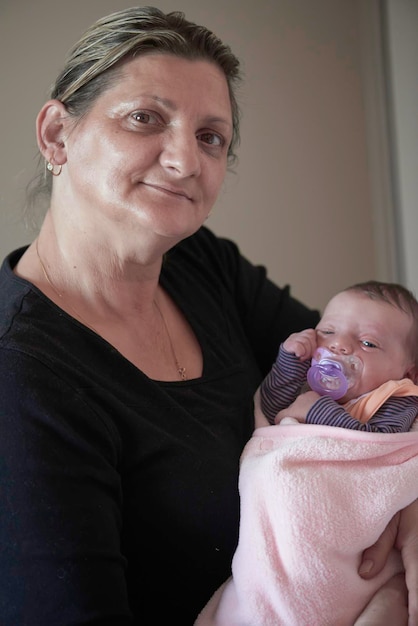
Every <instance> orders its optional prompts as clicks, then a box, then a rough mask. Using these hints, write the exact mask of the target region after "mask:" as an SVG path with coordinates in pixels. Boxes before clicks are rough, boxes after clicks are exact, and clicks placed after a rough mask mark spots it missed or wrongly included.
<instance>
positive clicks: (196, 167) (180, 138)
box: [160, 129, 201, 177]
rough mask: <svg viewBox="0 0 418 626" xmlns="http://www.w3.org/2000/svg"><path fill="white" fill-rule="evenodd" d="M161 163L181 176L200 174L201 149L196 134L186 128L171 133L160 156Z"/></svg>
mask: <svg viewBox="0 0 418 626" xmlns="http://www.w3.org/2000/svg"><path fill="white" fill-rule="evenodd" d="M160 162H161V165H162V166H163V167H164V168H166V169H169V170H171V172H172V173H175V174H177V175H178V176H181V177H187V176H198V175H199V174H200V167H201V163H200V150H199V145H198V141H197V139H196V135H195V134H194V133H192V132H188V131H186V130H180V129H178V130H176V131H173V132H172V133H170V136H169V137H167V140H166V141H165V144H164V147H163V151H162V154H161V157H160Z"/></svg>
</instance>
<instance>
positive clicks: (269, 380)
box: [260, 344, 310, 424]
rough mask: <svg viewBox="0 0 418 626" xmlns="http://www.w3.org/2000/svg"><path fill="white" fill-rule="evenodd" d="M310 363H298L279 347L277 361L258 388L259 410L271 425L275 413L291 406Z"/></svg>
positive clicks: (293, 356)
mask: <svg viewBox="0 0 418 626" xmlns="http://www.w3.org/2000/svg"><path fill="white" fill-rule="evenodd" d="M309 366H310V361H304V362H302V361H300V360H299V359H298V357H296V356H295V355H294V354H291V353H289V352H286V350H284V348H283V344H282V345H281V346H280V349H279V353H278V355H277V359H276V361H275V363H274V364H273V367H272V368H271V370H270V373H269V374H268V375H267V376H266V378H265V379H264V380H263V382H262V383H261V386H260V399H261V410H262V411H263V413H264V415H265V416H266V417H267V419H268V420H269V422H270V423H271V424H273V423H274V418H275V417H276V415H277V413H278V412H279V411H281V410H282V409H285V408H286V407H288V406H289V404H291V403H292V402H293V401H294V400H295V399H296V397H297V396H298V395H299V393H300V391H301V389H302V385H303V384H304V382H305V381H306V372H307V371H308V369H309Z"/></svg>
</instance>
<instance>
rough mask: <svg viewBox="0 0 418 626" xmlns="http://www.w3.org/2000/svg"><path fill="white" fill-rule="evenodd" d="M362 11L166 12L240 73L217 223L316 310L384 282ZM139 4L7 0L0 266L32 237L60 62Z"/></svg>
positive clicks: (250, 4) (248, 5) (167, 3)
mask: <svg viewBox="0 0 418 626" xmlns="http://www.w3.org/2000/svg"><path fill="white" fill-rule="evenodd" d="M362 1H363V0H315V1H312V0H257V2H254V1H253V0H251V1H250V0H229V1H228V0H211V1H210V2H208V1H207V0H161V1H160V2H158V6H160V8H162V9H163V10H174V9H180V10H184V11H185V12H186V15H187V16H188V17H189V19H192V20H194V21H197V22H202V23H204V24H206V25H207V26H209V27H210V28H212V29H213V30H214V31H215V32H217V34H219V35H220V36H221V38H223V39H224V40H225V41H227V42H228V43H230V45H231V47H232V48H233V50H234V51H235V53H236V54H237V55H238V56H239V57H240V58H241V60H242V63H243V68H244V73H245V78H246V80H245V84H244V87H243V89H242V92H241V94H240V101H241V107H242V111H243V122H242V136H243V139H242V144H241V148H240V151H239V154H240V161H239V164H238V168H237V173H236V174H235V175H228V177H227V180H226V183H225V186H224V191H223V193H222V195H221V198H220V199H219V202H218V203H217V205H216V207H215V209H214V211H213V214H212V216H211V218H210V220H209V222H208V225H209V226H211V227H212V228H213V229H214V230H216V231H217V232H218V233H220V234H224V235H226V236H230V237H232V238H234V239H235V240H236V241H237V242H238V243H239V245H240V247H241V249H242V251H243V252H244V253H245V254H246V255H247V256H248V257H249V258H250V259H251V260H253V261H254V262H257V263H263V264H266V265H267V266H268V268H269V273H270V275H271V276H272V278H274V279H275V280H276V281H277V282H278V283H279V284H282V285H283V284H285V283H290V284H291V286H292V290H293V292H294V294H295V295H296V296H297V297H299V298H301V299H302V300H304V301H305V302H307V303H309V304H310V305H312V306H316V307H323V305H324V304H325V302H326V300H327V299H328V298H329V297H330V296H331V295H332V294H333V293H334V292H335V291H336V290H338V289H340V288H342V287H344V286H346V285H348V284H351V283H353V282H357V281H360V280H365V279H368V278H371V277H376V273H377V265H376V258H377V248H378V241H376V238H375V235H374V232H375V229H374V228H373V223H374V222H373V220H374V217H373V210H372V209H373V206H372V204H373V201H372V194H371V184H370V163H369V160H368V159H369V156H368V150H367V146H366V137H367V132H366V117H365V100H364V91H363V82H362V81H363V73H362V72H363V68H362V37H363V36H364V35H363V33H362V28H361V17H360V10H359V6H360V4H361V3H362ZM370 1H372V0H370ZM132 4H134V3H133V2H132V0H72V1H71V2H68V0H36V1H34V0H0V77H1V89H0V109H1V112H2V113H1V116H0V138H1V148H0V206H1V211H0V256H1V257H3V256H4V255H5V254H6V253H7V252H8V251H9V250H11V249H12V248H14V247H17V246H18V245H21V244H24V243H27V242H29V241H30V240H31V239H32V238H33V236H34V233H32V232H28V231H26V230H25V229H24V227H23V223H22V206H23V203H24V187H25V185H26V183H27V182H28V180H29V179H30V178H31V176H32V174H33V172H34V169H35V157H36V153H37V150H36V143H35V134H34V121H35V117H36V114H37V112H38V109H39V108H40V106H41V104H42V102H43V101H44V99H46V97H47V93H48V89H49V84H50V82H52V81H53V79H54V78H55V75H56V74H57V72H58V70H59V69H60V67H61V63H62V59H63V56H64V53H65V52H66V50H67V49H68V48H69V47H70V45H71V44H72V43H73V41H74V40H75V39H76V38H78V37H79V35H80V34H81V32H82V31H83V30H84V29H85V28H86V27H87V26H89V25H90V23H91V22H92V21H93V20H94V19H96V18H98V17H100V16H101V15H104V14H106V13H109V12H111V11H113V10H117V9H119V8H123V7H128V6H131V5H132ZM383 278H384V277H383Z"/></svg>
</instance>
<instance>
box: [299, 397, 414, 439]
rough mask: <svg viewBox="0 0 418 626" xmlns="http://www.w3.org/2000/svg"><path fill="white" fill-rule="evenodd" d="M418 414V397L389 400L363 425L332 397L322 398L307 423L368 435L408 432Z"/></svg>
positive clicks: (307, 418) (312, 409)
mask: <svg viewBox="0 0 418 626" xmlns="http://www.w3.org/2000/svg"><path fill="white" fill-rule="evenodd" d="M417 415H418V397H416V396H407V397H395V396H392V397H391V398H389V399H388V400H387V401H386V402H385V403H384V404H383V405H382V406H381V407H380V409H379V410H378V411H376V413H375V414H374V415H373V416H372V417H371V418H370V420H369V421H368V422H366V423H365V424H363V423H361V422H359V421H358V420H357V419H355V418H354V417H352V416H351V415H350V414H349V413H347V411H345V410H344V408H343V407H342V406H340V405H339V404H338V403H337V402H335V401H334V400H332V399H331V398H328V397H325V396H324V397H322V398H319V400H317V401H316V402H315V404H313V405H312V407H311V408H310V409H309V411H308V414H307V416H306V423H307V424H323V425H327V426H338V427H340V428H350V429H352V430H363V431H366V432H374V433H377V432H381V433H396V432H407V431H408V430H409V429H410V428H411V426H412V423H413V422H414V420H415V418H416V417H417Z"/></svg>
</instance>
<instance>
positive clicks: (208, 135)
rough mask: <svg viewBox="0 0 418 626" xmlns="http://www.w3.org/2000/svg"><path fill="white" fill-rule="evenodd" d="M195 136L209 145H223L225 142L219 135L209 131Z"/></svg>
mask: <svg viewBox="0 0 418 626" xmlns="http://www.w3.org/2000/svg"><path fill="white" fill-rule="evenodd" d="M197 138H198V139H199V140H200V141H203V143H207V144H209V145H210V146H223V145H224V143H225V140H224V138H223V137H222V136H221V135H218V133H212V132H209V131H207V132H204V133H200V134H198V135H197Z"/></svg>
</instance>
